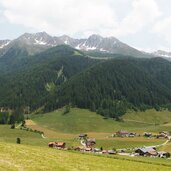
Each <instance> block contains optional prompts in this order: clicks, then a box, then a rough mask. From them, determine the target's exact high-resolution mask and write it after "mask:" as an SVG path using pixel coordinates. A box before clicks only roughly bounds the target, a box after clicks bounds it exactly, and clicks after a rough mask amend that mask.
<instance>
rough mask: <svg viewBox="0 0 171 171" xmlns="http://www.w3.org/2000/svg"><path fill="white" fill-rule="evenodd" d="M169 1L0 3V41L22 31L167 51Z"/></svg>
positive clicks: (170, 41) (12, 0) (33, 0)
mask: <svg viewBox="0 0 171 171" xmlns="http://www.w3.org/2000/svg"><path fill="white" fill-rule="evenodd" d="M170 9H171V0H0V40H2V39H14V38H17V37H18V36H20V35H21V34H23V33H25V32H29V33H35V32H41V31H45V32H47V33H49V34H50V35H53V36H61V35H64V34H65V35H69V36H71V37H74V38H87V37H88V36H90V35H91V34H100V35H101V36H104V37H109V36H114V37H116V38H118V39H119V40H121V41H123V42H125V43H127V44H129V45H130V46H133V47H135V48H137V49H140V50H145V51H155V50H158V49H160V50H166V51H171V10H170Z"/></svg>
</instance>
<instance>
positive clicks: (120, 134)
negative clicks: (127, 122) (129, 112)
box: [116, 130, 129, 137]
mask: <svg viewBox="0 0 171 171" xmlns="http://www.w3.org/2000/svg"><path fill="white" fill-rule="evenodd" d="M116 135H117V136H118V137H128V135H129V132H128V131H126V130H120V131H118V132H116Z"/></svg>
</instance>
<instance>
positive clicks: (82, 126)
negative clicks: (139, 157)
mask: <svg viewBox="0 0 171 171" xmlns="http://www.w3.org/2000/svg"><path fill="white" fill-rule="evenodd" d="M31 118H32V119H33V120H34V121H35V122H36V123H38V124H39V125H41V126H43V127H45V128H49V129H51V130H56V131H58V132H62V133H80V132H101V133H104V132H111V133H113V132H115V131H117V130H118V129H127V130H132V131H138V132H143V131H148V130H152V131H154V132H157V131H158V130H160V129H161V130H162V129H166V130H168V131H169V130H170V126H169V124H168V123H170V122H171V112H169V111H159V112H157V111H155V110H147V111H146V112H130V111H129V112H128V113H127V114H126V115H125V116H124V117H123V119H124V122H117V121H114V120H113V119H106V118H103V117H102V116H101V115H98V114H96V113H95V112H90V111H89V110H87V109H79V108H72V109H71V111H70V112H69V113H67V114H63V109H60V110H57V111H54V112H50V113H46V114H33V115H32V116H31ZM156 123H157V125H156ZM155 130H156V131H155Z"/></svg>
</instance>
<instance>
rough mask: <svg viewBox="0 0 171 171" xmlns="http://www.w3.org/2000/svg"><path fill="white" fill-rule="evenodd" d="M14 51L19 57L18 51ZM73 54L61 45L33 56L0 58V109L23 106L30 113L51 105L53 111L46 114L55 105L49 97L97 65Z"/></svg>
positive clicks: (74, 51)
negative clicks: (90, 67) (71, 79)
mask: <svg viewBox="0 0 171 171" xmlns="http://www.w3.org/2000/svg"><path fill="white" fill-rule="evenodd" d="M15 50H16V51H17V52H16V53H17V54H18V53H19V52H18V51H19V49H15ZM15 50H13V51H15ZM76 52H78V51H77V50H75V49H73V48H70V47H68V46H63V45H61V46H58V47H54V48H52V49H49V50H47V51H45V52H43V53H40V54H38V55H36V56H28V57H27V56H26V57H23V58H19V57H16V55H15V53H14V52H13V53H14V56H13V55H12V54H13V53H11V55H9V56H7V54H6V56H3V57H1V58H0V66H1V65H2V66H3V67H2V68H0V71H1V70H2V72H0V94H1V99H0V106H8V107H9V108H11V109H15V108H18V107H21V106H22V107H23V108H25V109H27V108H29V110H31V111H32V110H35V109H37V108H38V107H40V106H43V105H44V104H46V103H51V105H52V107H50V106H49V109H48V110H51V109H52V108H54V106H53V103H54V101H53V99H49V98H48V95H49V94H54V90H55V89H57V88H58V87H59V86H60V85H61V84H62V83H63V82H65V81H67V80H68V79H70V77H72V76H73V75H75V74H77V73H79V72H81V71H82V70H84V69H85V68H87V67H89V66H91V65H92V64H94V63H95V62H96V60H93V59H90V58H87V57H85V56H82V53H81V52H78V53H79V54H80V55H77V53H76ZM8 58H10V59H11V61H12V62H11V61H10V59H9V61H8ZM13 58H14V59H13Z"/></svg>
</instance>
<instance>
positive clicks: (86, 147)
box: [48, 130, 170, 158]
mask: <svg viewBox="0 0 171 171" xmlns="http://www.w3.org/2000/svg"><path fill="white" fill-rule="evenodd" d="M143 135H144V136H147V137H150V136H152V134H151V133H147V132H146V133H144V134H143ZM115 136H119V137H134V136H140V135H139V134H136V133H133V132H131V133H130V132H128V131H124V130H121V131H117V132H116V134H115ZM159 137H163V138H166V137H168V133H167V132H165V131H162V132H159V134H158V137H157V138H159ZM78 138H79V140H80V143H81V145H80V146H77V147H71V148H66V143H65V142H49V143H48V146H49V147H51V148H56V149H63V150H75V151H80V152H87V153H96V154H116V153H117V151H118V150H117V151H116V150H104V149H103V148H102V147H101V148H95V145H96V139H94V138H88V135H87V134H80V135H79V137H78ZM131 151H132V152H131V153H128V155H129V154H133V155H134V156H145V157H160V158H167V157H170V154H169V153H168V152H164V151H160V152H157V150H156V147H142V148H134V149H132V150H131ZM121 153H126V151H124V150H121ZM118 154H120V153H118Z"/></svg>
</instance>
